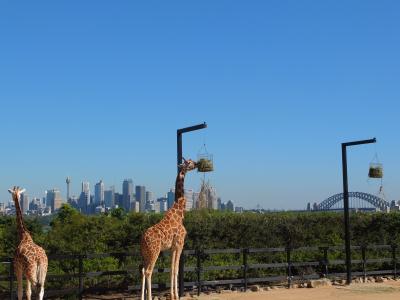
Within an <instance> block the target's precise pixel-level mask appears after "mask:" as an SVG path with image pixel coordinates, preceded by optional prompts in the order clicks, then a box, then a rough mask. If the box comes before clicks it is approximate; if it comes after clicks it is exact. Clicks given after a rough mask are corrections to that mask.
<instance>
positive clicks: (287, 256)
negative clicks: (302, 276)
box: [286, 247, 292, 289]
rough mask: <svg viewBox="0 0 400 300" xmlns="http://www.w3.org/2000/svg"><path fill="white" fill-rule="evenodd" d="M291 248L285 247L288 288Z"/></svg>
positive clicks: (290, 273)
mask: <svg viewBox="0 0 400 300" xmlns="http://www.w3.org/2000/svg"><path fill="white" fill-rule="evenodd" d="M290 256H291V248H290V247H287V248H286V262H287V281H288V289H290V288H291V287H292V261H291V257H290Z"/></svg>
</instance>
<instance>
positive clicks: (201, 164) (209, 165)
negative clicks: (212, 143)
mask: <svg viewBox="0 0 400 300" xmlns="http://www.w3.org/2000/svg"><path fill="white" fill-rule="evenodd" d="M213 170H214V165H213V161H212V158H211V159H210V158H209V157H208V158H205V157H202V158H200V159H199V161H198V162H197V171H199V172H211V171H213Z"/></svg>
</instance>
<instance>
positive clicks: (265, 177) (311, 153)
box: [0, 1, 400, 209]
mask: <svg viewBox="0 0 400 300" xmlns="http://www.w3.org/2000/svg"><path fill="white" fill-rule="evenodd" d="M0 37H1V40H0V104H1V110H0V118H1V119H0V120H1V130H0V137H1V140H2V141H3V144H2V147H1V148H2V152H1V153H2V155H1V156H0V201H8V199H9V195H8V194H7V188H9V187H10V186H12V185H21V186H24V187H26V188H27V190H28V193H29V194H30V195H31V196H42V195H43V191H44V190H45V189H50V188H53V187H58V188H60V189H61V191H62V193H63V195H65V190H66V188H65V183H64V181H65V177H66V176H71V177H72V191H73V194H78V193H79V191H80V182H81V181H82V180H88V181H90V183H91V184H92V187H93V184H94V183H95V182H97V181H98V180H99V179H103V180H104V181H105V184H106V186H109V185H112V184H114V185H115V186H116V188H117V190H121V184H122V180H123V179H124V178H133V180H134V184H141V185H146V186H147V187H148V188H149V189H150V190H152V191H153V192H154V193H155V194H156V196H162V195H163V194H164V193H165V192H166V191H167V190H168V189H169V188H170V187H171V186H173V184H174V180H175V172H176V137H175V133H176V129H177V128H181V127H185V126H190V125H193V124H197V123H201V122H203V121H205V122H207V123H208V125H209V126H208V129H206V130H203V131H202V132H196V133H191V134H187V135H185V137H184V155H185V156H186V157H194V158H196V156H197V154H198V152H199V150H200V149H201V146H202V144H203V143H204V142H205V143H206V144H207V148H208V150H209V152H211V153H212V154H213V155H214V161H215V167H216V169H215V172H214V173H212V174H209V175H208V178H209V179H210V181H211V182H212V183H213V184H214V186H215V187H216V189H217V191H218V194H219V195H220V196H221V197H222V199H223V201H227V200H233V201H234V203H235V204H236V205H241V206H244V207H247V208H252V207H255V206H256V205H257V204H260V205H261V206H262V207H265V208H277V209H281V208H283V209H288V208H303V207H305V206H306V203H307V202H320V201H322V200H323V199H325V198H327V197H329V196H330V195H332V194H334V193H337V192H340V191H341V189H342V182H341V156H340V143H341V142H343V141H349V140H353V139H364V138H370V137H375V136H376V137H377V139H378V144H377V145H376V146H374V145H371V146H362V147H358V148H353V149H351V152H350V153H349V175H350V189H351V190H360V191H366V192H371V193H373V194H376V193H377V190H378V183H377V182H375V181H368V180H367V172H368V164H369V162H370V161H371V159H372V158H373V156H374V154H375V152H377V153H378V155H379V158H380V160H381V162H383V163H384V167H385V180H384V186H385V190H386V195H387V196H388V198H389V200H391V199H396V200H399V199H400V188H399V185H398V182H399V181H400V174H399V172H398V170H399V169H398V166H399V164H400V158H399V155H398V153H399V146H400V141H399V139H398V132H399V121H398V120H399V113H400V104H399V101H398V99H399V97H400V91H399V86H400V85H399V82H400V56H399V53H400V4H399V2H398V1H351V2H349V1H323V2H322V1H320V2H317V1H252V2H249V1H201V2H188V1H168V2H161V1H146V2H145V3H137V2H133V1H118V2H115V1H114V2H112V1H84V2H83V1H40V2H29V3H28V2H26V3H16V2H14V1H3V2H1V3H0ZM200 180H201V176H200V175H199V174H197V173H192V174H190V175H188V178H187V183H186V186H187V187H191V188H194V189H197V188H198V187H199V185H200Z"/></svg>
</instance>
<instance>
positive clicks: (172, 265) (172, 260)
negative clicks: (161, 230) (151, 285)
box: [170, 249, 176, 300]
mask: <svg viewBox="0 0 400 300" xmlns="http://www.w3.org/2000/svg"><path fill="white" fill-rule="evenodd" d="M175 258H176V250H175V249H172V253H171V273H170V274H171V300H174V299H175V297H174V296H175V293H174V286H175V280H174V274H175Z"/></svg>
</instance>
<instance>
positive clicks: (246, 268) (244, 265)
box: [242, 248, 249, 291]
mask: <svg viewBox="0 0 400 300" xmlns="http://www.w3.org/2000/svg"><path fill="white" fill-rule="evenodd" d="M242 252H243V284H244V291H247V283H248V280H247V271H248V268H249V266H248V264H247V256H248V254H249V249H248V248H245V249H243V250H242Z"/></svg>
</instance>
